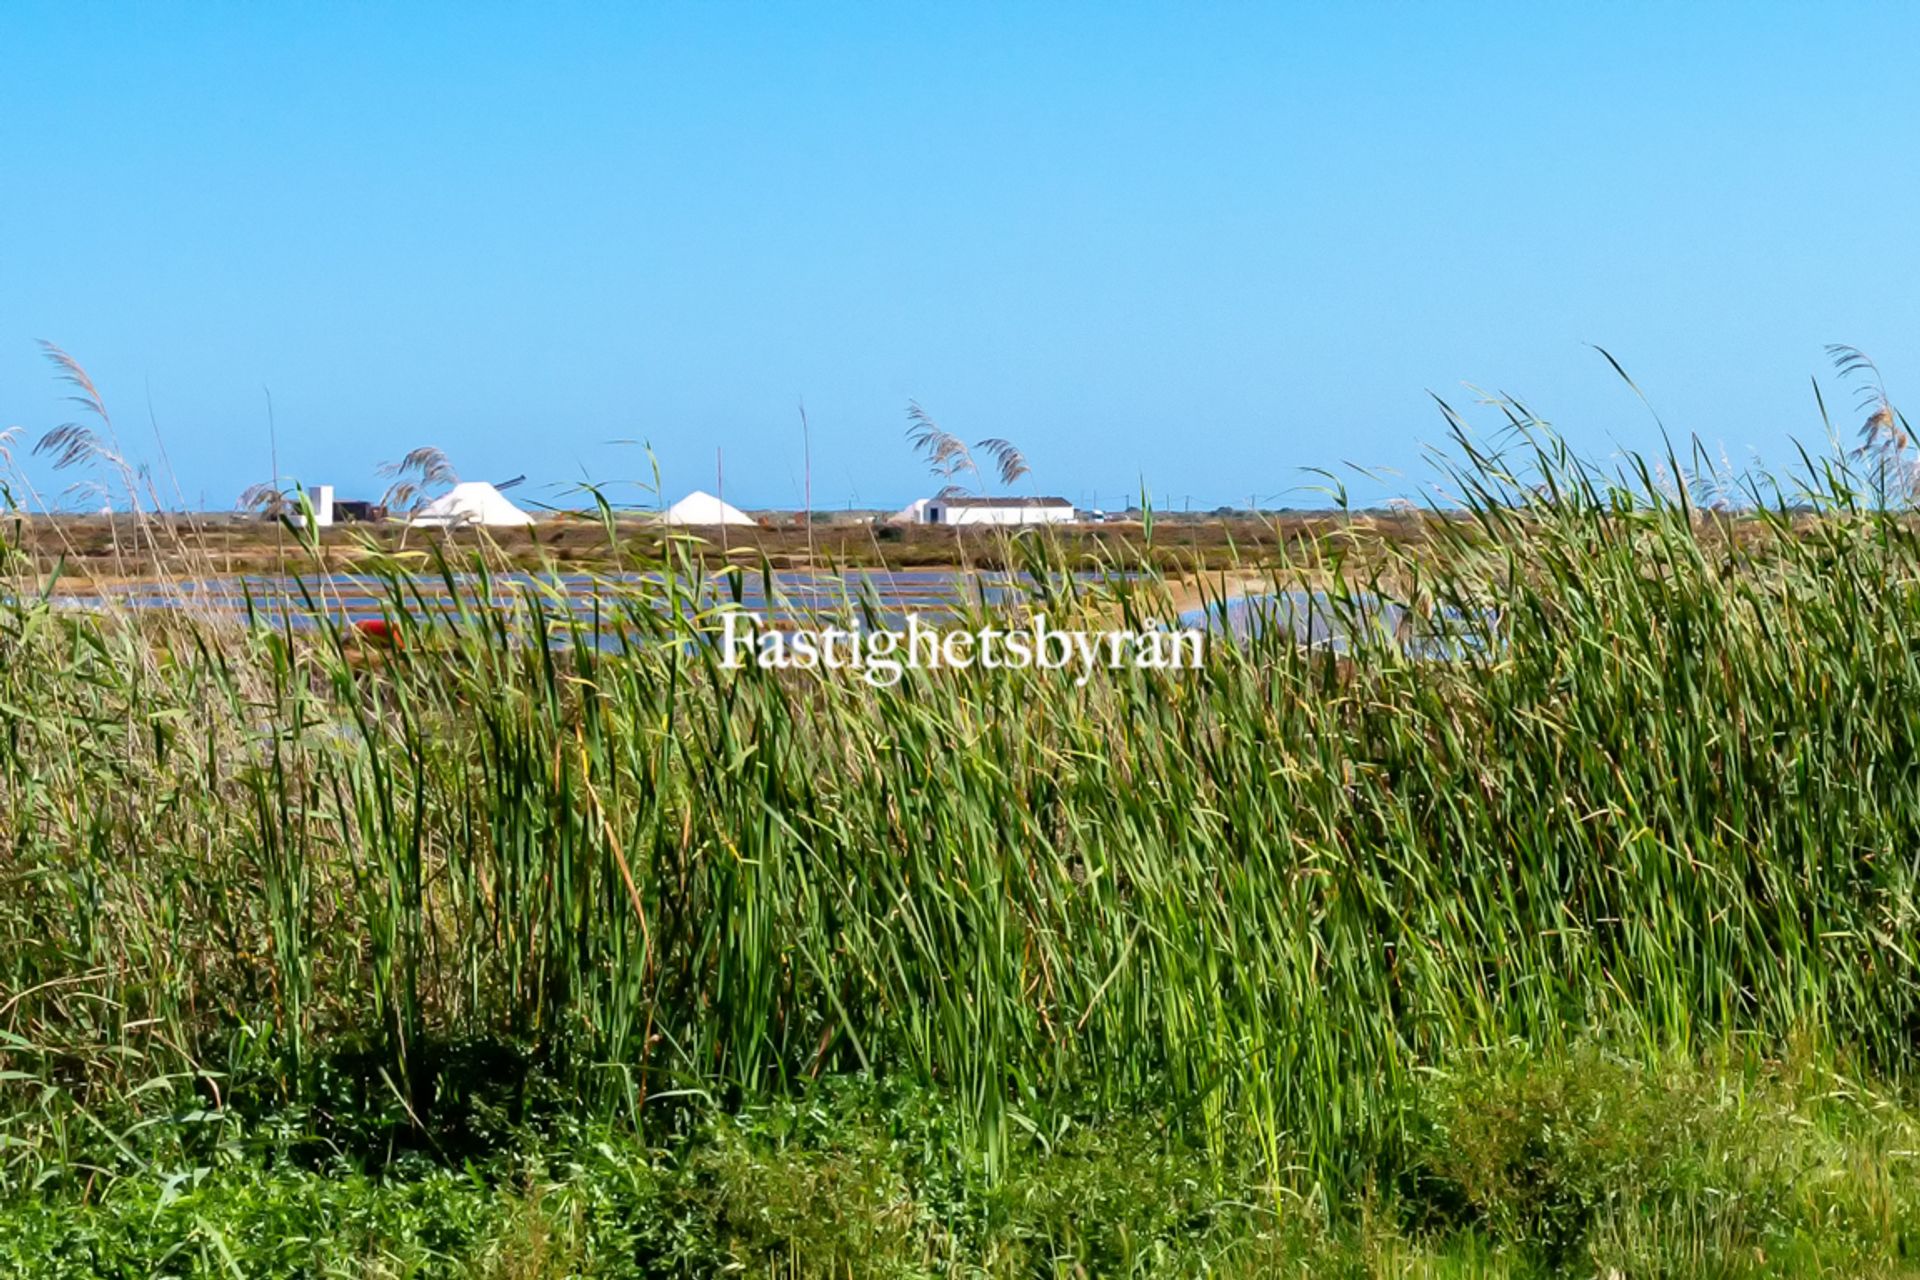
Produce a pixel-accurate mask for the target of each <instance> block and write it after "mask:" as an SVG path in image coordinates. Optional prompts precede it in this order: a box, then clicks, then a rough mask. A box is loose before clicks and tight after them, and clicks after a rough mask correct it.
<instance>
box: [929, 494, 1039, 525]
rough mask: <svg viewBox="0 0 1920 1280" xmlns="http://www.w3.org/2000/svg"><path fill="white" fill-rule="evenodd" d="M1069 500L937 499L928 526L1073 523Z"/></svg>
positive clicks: (930, 512) (934, 501) (931, 508)
mask: <svg viewBox="0 0 1920 1280" xmlns="http://www.w3.org/2000/svg"><path fill="white" fill-rule="evenodd" d="M1073 517H1074V510H1073V504H1072V503H1071V502H1068V501H1067V500H1066V499H1065V498H935V499H933V500H932V501H931V502H929V503H927V505H926V520H927V523H928V524H1070V523H1072V521H1073Z"/></svg>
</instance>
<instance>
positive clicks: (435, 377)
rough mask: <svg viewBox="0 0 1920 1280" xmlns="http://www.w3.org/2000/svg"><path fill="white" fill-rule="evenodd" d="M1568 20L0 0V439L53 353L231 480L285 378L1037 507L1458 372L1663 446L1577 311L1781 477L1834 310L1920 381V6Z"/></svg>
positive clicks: (1634, 369) (1384, 440)
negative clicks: (1001, 493)
mask: <svg viewBox="0 0 1920 1280" xmlns="http://www.w3.org/2000/svg"><path fill="white" fill-rule="evenodd" d="M1586 8H1587V9H1588V10H1589V11H1588V12H1584V13H1579V14H1575V13H1572V12H1570V11H1568V10H1569V9H1570V7H1568V6H1547V5H1537V4H1527V5H1514V6H1510V7H1506V6H1503V7H1490V6H1484V5H1442V4H1433V5H1422V6H1418V7H1415V6H1387V5H1378V6H1369V5H1352V6H1349V5H1339V6H1334V5H1317V4H1316V5H1311V6H1308V5H1299V6H1288V5H1280V4H1269V5H1258V6H1236V5H1230V4H1221V5H1208V6H1195V5H1178V6H1176V5H1165V6H1158V5H1144V4H1090V5H1076V4H1048V5H1034V4H1020V5H1009V6H1005V7H990V6H981V5H972V4H967V5H941V6H934V5H925V6H921V5H911V4H884V5H873V6H854V5H817V4H795V5H790V6H767V5H757V4H754V5H748V4H742V5H737V6H733V5H719V4H716V5H702V6H698V7H695V6H686V7H679V6H675V7H661V6H650V5H641V4H618V5H605V6H589V5H537V6H536V5H533V4H527V5H524V6H505V5H475V6H469V5H460V6H455V5H446V6H429V5H404V6H403V5H386V4H381V5H375V4H362V5H347V4H337V5H305V6H294V5H251V6H242V5H237V4H206V5H193V6H188V5H143V6H139V7H134V6H131V5H129V6H124V7H123V6H116V5H106V4H86V5H68V4H37V3H22V2H21V0H12V2H10V3H8V4H6V5H5V6H4V7H0V425H6V424H14V423H17V424H19V425H20V426H21V427H22V428H24V429H25V431H26V432H27V434H28V435H29V437H31V436H34V435H37V434H38V433H39V432H41V431H43V430H45V429H46V428H48V427H50V426H53V425H55V424H57V423H59V422H60V421H62V420H64V419H65V418H66V417H67V416H68V410H67V408H66V407H65V406H63V404H62V402H61V400H60V396H61V394H62V389H61V388H60V387H59V386H58V385H57V384H56V383H55V382H54V381H53V379H52V377H51V376H50V375H51V370H50V369H49V368H48V367H47V366H46V365H45V364H44V363H43V362H42V361H41V359H40V358H39V356H38V354H37V350H36V347H35V340H36V339H40V338H47V339H51V340H53V341H56V342H58V343H60V344H61V345H63V346H65V347H66V348H68V349H69V350H70V351H71V352H72V353H73V354H74V355H75V356H76V357H77V358H79V359H80V360H81V361H82V362H83V363H84V364H86V365H87V367H88V368H89V369H90V370H91V371H92V372H93V373H94V375H95V377H96V379H97V380H98V382H99V383H100V385H101V387H102V389H103V391H104V392H105V394H106V396H107V398H108V400H109V402H110V407H111V408H112V409H113V410H114V411H115V414H116V420H117V425H118V427H119V430H120V434H121V437H122V440H123V442H124V443H125V445H126V448H127V449H128V451H129V452H131V453H134V454H137V455H140V456H143V457H148V458H151V457H153V456H154V455H155V452H156V450H155V447H154V445H153V433H152V429H151V426H150V424H149V419H148V403H149V397H150V399H151V405H152V411H153V414H154V415H155V417H156V418H157V420H158V424H159V428H160V432H161V434H162V436H163V438H164V440H165V444H166V449H167V452H168V454H169V455H170V457H171V459H172V463H173V468H174V470H175V472H177V473H178V475H179V478H180V484H181V487H182V488H183V489H184V491H185V492H186V494H187V496H188V497H189V499H190V500H192V501H194V502H196V503H197V502H198V501H199V500H200V499H201V498H202V497H203V496H204V501H205V503H206V504H207V505H208V506H212V507H223V506H228V505H230V504H231V503H232V502H233V501H234V499H235V497H236V496H237V494H238V493H239V491H240V490H241V489H242V488H244V487H245V486H247V485H248V484H251V483H254V482H256V481H261V480H264V479H266V478H267V477H268V476H269V474H270V472H271V466H270V462H269V451H268V443H267V430H266V412H265V399H264V396H263V392H262V388H263V387H266V388H271V391H272V395H273V400H274V405H275V410H276V415H277V421H278V434H279V440H280V468H281V471H282V472H283V473H284V474H286V475H288V476H292V477H297V478H299V479H300V480H303V481H306V482H308V483H317V482H321V481H329V480H330V481H333V482H335V483H336V484H337V485H338V486H339V487H340V488H341V490H342V492H343V493H347V494H360V493H368V494H370V493H372V492H374V491H377V489H378V487H379V485H380V482H379V481H378V480H377V479H376V478H375V476H374V468H375V466H376V465H377V464H378V463H379V462H381V461H382V460H384V459H390V458H394V457H397V456H399V455H400V454H401V453H402V452H404V451H405V450H406V449H408V448H410V447H412V446H415V445H422V444H434V445H438V446H441V447H443V448H445V449H446V450H447V451H448V452H449V453H450V454H451V455H452V457H453V460H454V462H455V463H456V465H457V466H458V467H459V469H460V471H461V472H462V474H463V475H465V476H468V477H471V478H480V479H500V478H504V477H506V476H510V475H513V474H516V473H520V472H526V473H529V475H530V476H531V480H530V482H529V485H528V487H527V490H526V492H527V493H529V494H531V495H533V496H535V497H542V496H548V497H550V496H551V495H554V494H557V493H558V492H559V487H560V486H564V485H565V484H567V483H569V482H572V481H574V480H577V479H578V478H580V477H581V476H583V475H585V476H591V477H593V478H595V479H598V480H601V481H607V482H618V481H626V480H636V479H644V478H645V477H646V476H647V474H648V468H647V464H646V462H645V458H644V455H643V453H642V452H641V451H640V449H639V448H638V447H637V446H623V445H619V444H614V443H610V442H613V441H618V440H623V439H624V440H636V441H651V443H652V445H653V447H654V448H655V450H656V452H657V454H658V456H659V459H660V461H661V464H662V466H663V468H664V470H665V477H666V487H667V488H668V489H669V490H670V491H671V493H672V495H675V496H677V494H678V493H679V492H682V491H684V490H685V489H688V488H691V487H695V486H699V487H705V488H712V487H713V478H714V452H715V449H716V447H718V448H722V449H724V451H725V459H726V491H727V496H728V497H729V498H730V499H733V500H736V501H738V502H739V503H740V504H741V505H754V506H758V505H798V503H799V501H800V477H801V438H800V433H799V429H798V418H797V415H796V412H795V406H796V404H797V403H798V402H799V401H800V400H801V399H803V398H804V400H805V402H806V405H807V408H808V410H809V412H810V414H811V416H812V420H813V424H814V443H813V454H814V488H815V500H816V503H818V504H819V505H838V504H842V503H845V502H847V501H848V500H849V499H852V500H857V501H858V502H860V503H862V504H864V505H879V504H883V503H884V504H897V503H899V502H903V501H905V500H906V499H908V498H910V497H912V496H915V495H916V494H919V493H924V492H926V491H928V490H929V488H930V487H931V482H929V481H928V480H927V479H926V478H925V474H924V471H923V470H922V468H921V467H920V466H919V465H918V463H917V462H916V461H915V459H914V458H913V457H912V456H911V454H910V452H909V450H908V448H907V445H906V443H905V441H904V439H903V435H902V432H903V430H904V427H905V418H904V410H905V407H906V403H907V400H908V398H909V397H913V398H917V399H918V400H920V401H921V402H922V403H923V404H924V405H925V406H926V407H927V408H928V410H929V411H930V412H932V413H933V414H934V415H935V416H936V417H937V418H938V419H940V421H941V422H942V423H943V424H944V425H946V426H947V427H949V428H951V429H952V430H954V431H955V432H957V433H958V434H961V435H963V436H965V437H966V438H968V439H976V438H979V437H982V436H991V435H999V436H1008V437H1012V438H1013V439H1014V440H1015V441H1017V442H1018V443H1019V444H1021V445H1022V446H1024V448H1025V449H1026V451H1027V453H1028V455H1029V457H1030V459H1031V462H1032V465H1033V470H1034V484H1035V486H1036V487H1037V488H1038V489H1039V490H1040V491H1043V492H1058V493H1061V494H1064V495H1066V496H1068V497H1071V498H1074V499H1077V500H1085V499H1088V498H1091V497H1092V496H1093V495H1095V494H1096V493H1097V494H1098V495H1100V497H1101V499H1102V501H1103V502H1105V503H1106V504H1107V505H1117V498H1118V496H1119V494H1120V493H1121V492H1122V491H1123V489H1125V488H1127V487H1129V486H1137V484H1138V479H1139V477H1140V476H1141V475H1143V474H1144V476H1145V477H1146V479H1147V481H1148V483H1149V484H1150V485H1151V487H1152V489H1153V490H1154V492H1155V493H1156V494H1161V495H1171V496H1172V500H1173V502H1174V503H1175V504H1176V505H1180V504H1182V503H1184V502H1185V501H1187V500H1188V499H1189V498H1190V499H1191V501H1192V503H1193V504H1194V505H1195V506H1200V505H1202V504H1205V505H1208V506H1212V505H1217V504H1219V503H1224V502H1244V501H1245V500H1246V499H1247V497H1248V496H1249V495H1250V494H1253V493H1258V494H1259V495H1261V496H1262V497H1263V498H1267V497H1269V495H1274V494H1279V493H1282V492H1283V491H1287V490H1289V489H1293V488H1294V487H1295V486H1299V485H1302V484H1306V483H1312V481H1311V479H1309V478H1307V477H1304V476H1303V475H1302V474H1301V471H1300V469H1301V468H1302V467H1306V466H1313V465H1329V466H1336V465H1338V464H1339V463H1341V462H1342V461H1344V460H1350V461H1354V462H1359V463H1365V464H1369V465H1374V466H1382V467H1391V468H1398V469H1399V470H1400V471H1401V472H1402V473H1403V474H1404V476H1405V478H1404V480H1399V481H1393V482H1391V483H1390V484H1389V486H1388V487H1389V489H1402V490H1413V489H1415V488H1417V487H1418V482H1419V481H1420V479H1421V478H1422V476H1424V475H1425V474H1426V473H1425V471H1424V469H1423V467H1422V465H1421V462H1420V459H1421V445H1422V444H1423V443H1428V442H1432V441H1435V440H1437V439H1439V438H1440V437H1441V435H1442V429H1441V424H1440V420H1439V417H1438V415H1437V413H1436V412H1435V411H1434V409H1433V408H1432V405H1431V402H1430V401H1429V400H1428V398H1427V396H1426V392H1427V390H1428V389H1432V390H1434V391H1437V392H1440V393H1442V394H1447V395H1451V396H1458V397H1459V398H1461V399H1462V400H1465V399H1469V398H1470V397H1469V396H1468V395H1467V393H1465V392H1464V391H1462V390H1461V384H1462V383H1463V382H1470V383H1473V384H1476V385H1479V386H1483V387H1487V388H1500V389H1505V390H1507V391H1510V392H1513V393H1516V394H1521V395H1524V396H1525V397H1526V398H1527V399H1528V401H1529V402H1530V403H1532V404H1533V405H1534V407H1535V408H1536V409H1538V410H1539V411H1540V412H1541V413H1542V414H1543V416H1546V417H1548V418H1550V419H1552V420H1553V421H1554V422H1555V423H1556V424H1557V425H1558V426H1559V427H1560V428H1561V429H1562V430H1564V431H1565V432H1566V433H1567V434H1568V435H1569V436H1570V437H1571V438H1572V439H1573V440H1574V441H1575V442H1576V444H1577V445H1579V446H1580V447H1581V448H1582V449H1584V450H1586V451H1588V452H1590V453H1592V454H1594V455H1596V456H1605V455H1606V454H1608V453H1610V452H1611V451H1613V450H1614V449H1616V448H1620V447H1633V448H1646V447H1649V446H1652V445H1654V444H1655V443H1656V442H1657V435H1656V432H1655V428H1654V427H1653V425H1652V423H1651V422H1650V420H1649V419H1648V417H1647V415H1646V412H1645V410H1644V409H1643V408H1642V407H1641V406H1640V405H1639V404H1638V403H1637V402H1636V401H1635V400H1634V399H1633V397H1632V395H1631V393H1629V392H1627V391H1626V390H1625V388H1624V387H1622V386H1621V385H1620V384H1619V382H1618V381H1617V379H1615V377H1614V375H1613V374H1612V373H1611V372H1610V371H1609V370H1608V369H1607V368H1606V366H1605V365H1604V363H1603V362H1602V361H1601V360H1600V358H1599V357H1598V356H1596V355H1595V354H1594V353H1593V352H1592V351H1591V350H1590V349H1588V348H1587V347H1586V346H1585V345H1584V344H1586V343H1599V344H1601V345H1604V346H1607V347H1609V348H1610V349H1611V350H1613V351H1614V353H1615V354H1616V355H1617V356H1619V358H1620V359H1621V360H1622V362H1623V363H1625V364H1626V366H1627V368H1628V370H1629V371H1630V372H1631V373H1632V374H1633V375H1634V377H1635V378H1636V380H1637V381H1639V383H1640V384H1641V385H1642V386H1643V387H1644V388H1645V389H1646V390H1647V392H1648V394H1649V395H1650V396H1651V398H1652V399H1653V401H1654V403H1655V405H1656V406H1657V407H1658V408H1659V410H1660V411H1661V413H1662V415H1663V416H1664V417H1665V419H1666V421H1667V422H1668V424H1669V426H1670V427H1672V428H1674V429H1676V430H1678V431H1682V432H1685V431H1697V432H1699V433H1700V434H1701V435H1702V436H1704V437H1706V438H1707V439H1709V440H1711V441H1715V442H1723V443H1724V445H1725V447H1726V449H1727V451H1728V452H1729V453H1730V454H1731V455H1732V456H1733V457H1734V458H1735V459H1737V460H1744V459H1747V458H1748V457H1749V456H1750V455H1751V454H1752V453H1753V452H1754V451H1756V450H1757V451H1759V453H1760V454H1761V456H1762V458H1763V459H1764V460H1765V461H1767V462H1769V463H1773V464H1776V465H1777V464H1784V463H1785V462H1786V461H1787V457H1786V441H1787V440H1788V438H1789V436H1791V435H1799V436H1802V437H1806V438H1809V439H1815V440H1817V439H1818V438H1819V436H1820V426H1819V420H1818V417H1817V415H1816V413H1815V411H1814V407H1813V403H1812V398H1811V396H1810V394H1809V392H1808V376H1809V375H1810V374H1813V373H1816V372H1818V373H1820V374H1821V375H1822V376H1823V378H1824V377H1825V374H1826V364H1825V358H1824V356H1823V354H1822V352H1821V347H1822V344H1824V343H1827V342H1851V343H1855V344H1858V345H1860V346H1862V347H1865V348H1867V349H1868V350H1869V351H1871V352H1872V353H1873V354H1875V355H1876V356H1877V357H1878V358H1879V360H1880V362H1881V364H1882V365H1883V366H1884V367H1885V368H1886V370H1887V372H1888V376H1889V381H1890V383H1891V385H1892V389H1893V392H1894V395H1895V398H1896V400H1897V399H1898V398H1899V396H1900V390H1901V388H1902V387H1903V386H1906V385H1920V344H1917V343H1916V338H1920V298H1916V296H1915V290H1914V287H1913V286H1914V283H1915V281H1916V280H1920V270H1917V268H1920V223H1916V220H1915V213H1914V210H1915V208H1916V207H1917V206H1920V201H1916V195H1920V192H1917V191H1916V175H1915V157H1916V154H1920V148H1917V147H1916V143H1917V142H1920V132H1917V126H1916V122H1917V121H1920V111H1916V107H1917V106H1920V103H1917V102H1916V98H1917V97H1920V90H1916V87H1915V81H1916V78H1915V77H1914V76H1913V75H1911V74H1910V72H1911V70H1912V66H1911V63H1912V58H1911V56H1910V55H1911V54H1913V53H1914V52H1915V51H1917V50H1920V40H1917V39H1916V36H1920V30H1917V29H1916V28H1917V27H1920V10H1916V9H1915V8H1912V7H1895V6H1886V7H1877V8H1864V7H1859V8H1844V9H1843V8H1841V7H1837V6H1818V7H1816V6H1813V5H1806V6H1794V7H1786V6H1770V5H1728V6H1724V7H1708V6H1666V5H1659V6H1653V5H1649V6H1644V7H1640V6H1628V5H1606V6H1599V5H1595V6H1588V7H1586ZM30 465H33V473H34V475H35V477H36V478H37V479H39V480H41V481H45V482H47V487H48V488H49V489H50V490H57V489H58V488H59V487H60V485H61V484H62V483H64V479H56V478H53V477H50V476H48V475H47V473H46V469H45V468H44V466H38V465H37V464H30ZM1364 491H1365V486H1361V488H1360V489H1359V490H1357V492H1364ZM624 492H625V493H627V494H629V495H631V494H632V493H633V491H632V490H631V489H628V490H625V491H624ZM1271 500H1273V501H1276V502H1277V501H1283V500H1284V499H1271ZM1293 500H1294V501H1295V502H1296V503H1306V502H1310V501H1312V500H1313V495H1311V494H1303V493H1296V494H1295V496H1294V499H1293Z"/></svg>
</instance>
